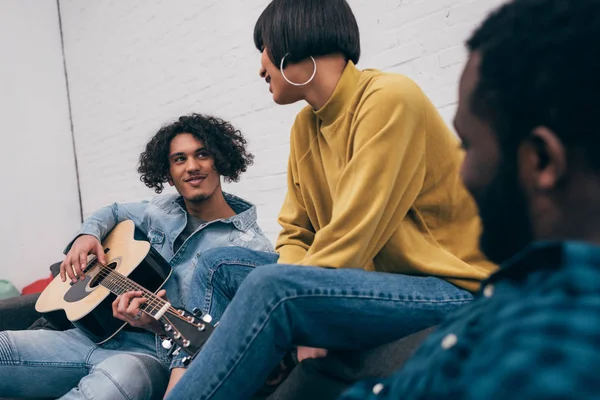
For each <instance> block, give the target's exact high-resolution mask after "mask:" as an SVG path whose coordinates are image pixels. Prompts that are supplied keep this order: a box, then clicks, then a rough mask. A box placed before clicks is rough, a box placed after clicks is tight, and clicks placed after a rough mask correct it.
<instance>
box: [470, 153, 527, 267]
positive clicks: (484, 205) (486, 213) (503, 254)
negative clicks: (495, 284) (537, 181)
mask: <svg viewBox="0 0 600 400" xmlns="http://www.w3.org/2000/svg"><path fill="white" fill-rule="evenodd" d="M482 192H483V193H482V194H481V195H480V196H478V197H476V198H475V201H476V202H477V206H478V207H479V214H480V217H481V223H482V225H483V232H482V234H481V236H480V239H479V245H480V248H481V251H482V252H483V253H484V254H485V255H486V257H487V258H488V259H489V260H490V261H492V262H494V263H496V264H501V263H503V262H505V261H506V260H508V259H509V258H511V257H513V256H514V255H515V254H517V253H519V252H520V251H522V250H523V249H524V248H525V247H526V246H528V245H529V244H530V243H531V242H532V241H533V232H532V226H531V218H530V215H529V212H528V206H527V199H526V197H525V195H524V194H523V190H522V188H521V186H520V185H519V179H518V172H517V162H516V160H515V161H504V162H502V163H501V165H500V166H499V168H498V173H497V174H496V177H495V178H494V180H493V181H492V183H491V184H490V185H489V186H488V187H487V188H486V189H485V190H483V191H482Z"/></svg>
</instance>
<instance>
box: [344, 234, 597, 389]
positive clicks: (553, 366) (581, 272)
mask: <svg viewBox="0 0 600 400" xmlns="http://www.w3.org/2000/svg"><path fill="white" fill-rule="evenodd" d="M599 374H600V247H596V246H591V245H589V244H585V243H576V242H569V243H539V244H536V245H533V246H531V247H530V248H529V249H528V250H526V251H524V252H523V253H521V254H520V255H518V256H517V257H515V258H514V259H512V260H511V261H510V262H508V263H507V264H505V265H504V266H503V267H502V269H501V270H500V271H498V272H497V273H496V274H494V275H493V276H492V277H490V279H488V281H487V282H484V284H483V285H482V290H481V292H480V293H479V294H478V296H477V297H476V299H475V300H474V301H473V302H472V303H471V304H469V305H467V306H465V307H463V308H461V309H460V310H458V312H457V313H455V314H454V315H453V316H452V317H451V318H448V319H447V320H446V321H445V322H444V323H442V324H441V325H440V326H439V328H438V329H437V330H436V331H435V332H434V333H432V334H431V335H430V337H429V338H428V339H427V340H426V341H425V343H424V344H423V345H422V346H421V348H420V349H419V350H418V351H417V352H416V353H415V355H414V356H413V357H412V358H411V359H410V360H409V361H408V362H407V363H406V365H405V366H404V367H403V368H402V369H401V370H400V371H399V372H397V373H396V374H394V375H393V376H392V377H391V378H389V379H387V380H380V381H376V380H375V381H370V382H361V383H359V384H357V385H355V386H354V387H352V388H351V389H349V390H348V391H347V392H346V393H345V394H344V395H342V396H341V399H343V400H355V399H361V400H362V399H486V400H487V399H511V398H514V399H567V398H577V399H591V398H594V399H600V376H599Z"/></svg>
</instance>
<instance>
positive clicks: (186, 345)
mask: <svg viewBox="0 0 600 400" xmlns="http://www.w3.org/2000/svg"><path fill="white" fill-rule="evenodd" d="M190 344H192V343H191V342H190V341H189V340H184V341H183V347H190Z"/></svg>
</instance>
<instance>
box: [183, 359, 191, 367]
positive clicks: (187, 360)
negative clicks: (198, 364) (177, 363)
mask: <svg viewBox="0 0 600 400" xmlns="http://www.w3.org/2000/svg"><path fill="white" fill-rule="evenodd" d="M181 361H182V362H183V365H184V366H186V367H187V366H188V365H189V364H190V362H191V361H192V357H185V358H184V359H183V360H181Z"/></svg>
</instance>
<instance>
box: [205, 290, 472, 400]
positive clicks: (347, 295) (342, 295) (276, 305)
mask: <svg viewBox="0 0 600 400" xmlns="http://www.w3.org/2000/svg"><path fill="white" fill-rule="evenodd" d="M305 297H338V298H339V297H347V298H352V299H356V298H369V299H374V300H384V301H394V302H398V301H400V302H403V303H406V302H411V303H424V302H426V301H414V300H411V301H405V300H400V299H390V298H376V297H375V298H374V296H368V295H358V296H357V295H349V294H334V295H330V294H318V295H315V294H308V293H307V294H301V295H299V294H295V295H289V294H288V295H286V297H283V298H281V299H279V300H278V301H277V303H275V304H274V305H273V306H272V308H271V309H270V310H269V311H267V314H266V318H265V320H264V321H263V323H262V324H261V325H260V326H259V328H258V330H257V331H256V332H255V333H254V335H253V336H252V337H251V338H250V340H248V342H247V343H246V345H245V346H244V349H243V350H242V351H240V352H238V356H237V359H235V360H234V363H233V365H232V367H231V368H230V369H229V371H227V373H226V375H225V376H224V377H223V378H222V379H220V380H219V382H218V383H217V386H215V388H214V389H213V390H211V391H210V393H209V394H208V396H207V399H209V398H210V397H212V396H213V395H214V393H215V392H216V391H217V390H218V389H219V388H220V387H221V386H222V384H223V382H224V381H225V379H228V378H229V376H231V374H232V373H233V371H234V370H235V368H236V367H237V366H238V365H239V363H240V361H241V360H242V358H243V356H244V355H245V354H246V353H247V351H248V348H249V347H250V346H251V345H252V343H253V342H254V341H255V340H256V338H257V337H258V335H259V334H260V333H261V332H262V331H263V329H264V328H265V326H266V324H267V322H269V320H270V319H271V315H272V314H273V313H274V312H275V310H277V308H278V307H279V306H281V305H282V304H283V303H284V302H286V301H290V300H296V299H301V298H305ZM427 302H430V303H436V304H437V303H468V302H471V300H467V299H464V300H442V301H433V302H432V301H427Z"/></svg>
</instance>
